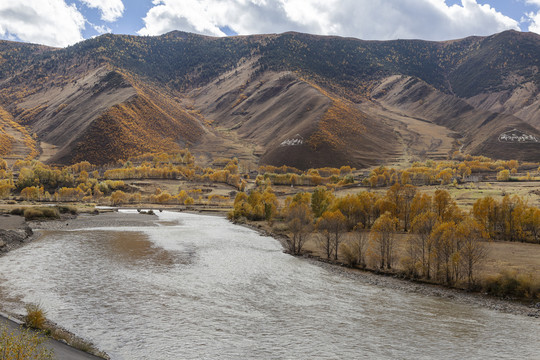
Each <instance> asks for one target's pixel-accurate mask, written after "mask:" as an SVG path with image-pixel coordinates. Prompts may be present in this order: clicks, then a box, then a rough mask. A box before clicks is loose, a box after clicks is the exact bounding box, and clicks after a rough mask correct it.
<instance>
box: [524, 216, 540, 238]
mask: <svg viewBox="0 0 540 360" xmlns="http://www.w3.org/2000/svg"><path fill="white" fill-rule="evenodd" d="M523 217H524V218H523V228H524V229H525V230H526V231H527V232H529V233H530V234H531V237H532V239H533V241H534V242H535V243H537V244H540V209H539V208H536V207H531V208H528V209H527V210H526V211H525V213H524V216H523Z"/></svg>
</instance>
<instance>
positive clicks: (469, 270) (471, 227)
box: [456, 219, 487, 287]
mask: <svg viewBox="0 0 540 360" xmlns="http://www.w3.org/2000/svg"><path fill="white" fill-rule="evenodd" d="M486 236H487V234H486V233H485V230H484V228H483V226H482V225H481V224H479V223H478V222H477V221H475V220H474V219H466V220H464V221H463V222H461V223H460V224H459V225H458V227H457V229H456V237H457V238H458V239H459V241H460V243H461V244H460V245H461V246H460V260H461V262H462V264H463V267H464V268H465V273H466V275H467V284H468V286H469V287H472V286H473V284H474V276H475V273H476V268H477V267H478V265H480V264H481V263H482V261H484V260H485V258H486V256H487V248H486V246H485V245H484V240H485V239H486Z"/></svg>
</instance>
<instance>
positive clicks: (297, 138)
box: [279, 134, 304, 146]
mask: <svg viewBox="0 0 540 360" xmlns="http://www.w3.org/2000/svg"><path fill="white" fill-rule="evenodd" d="M303 143H304V138H303V137H302V135H300V134H296V135H294V137H293V138H292V139H287V140H283V141H282V142H281V144H279V146H298V145H302V144H303Z"/></svg>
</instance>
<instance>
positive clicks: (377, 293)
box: [0, 212, 540, 359]
mask: <svg viewBox="0 0 540 360" xmlns="http://www.w3.org/2000/svg"><path fill="white" fill-rule="evenodd" d="M141 216H143V215H141ZM158 216H159V224H160V225H161V226H157V227H146V228H128V227H126V228H120V229H113V228H99V229H81V230H76V231H54V232H53V231H49V232H46V233H44V235H43V237H42V238H40V239H39V240H38V241H36V242H34V243H31V244H29V245H27V246H25V247H23V248H21V249H18V250H16V251H13V252H11V253H9V254H8V255H7V256H4V257H2V258H0V274H1V275H0V280H1V281H0V284H1V286H0V295H1V296H2V297H3V302H4V305H5V307H7V308H8V309H9V310H11V311H18V312H21V313H22V312H23V311H24V309H23V307H22V306H21V305H20V304H19V303H18V301H19V300H21V299H22V300H23V301H24V302H38V301H39V302H41V303H42V304H43V305H44V306H45V308H46V309H47V310H48V313H49V317H50V318H51V319H52V320H54V321H56V322H57V323H59V324H60V325H62V326H64V327H67V328H68V329H71V330H73V331H74V332H76V333H78V334H80V335H82V336H83V337H86V338H88V339H90V340H92V341H94V342H95V343H96V344H97V345H98V346H99V347H100V348H102V349H103V350H105V351H106V352H108V353H109V354H110V355H112V358H113V359H201V358H207V359H215V358H219V359H241V358H262V359H284V358H289V359H313V358H318V359H343V358H366V359H371V358H383V359H384V358H386V359H396V358H400V359H433V358H439V359H441V358H447V359H456V358H468V359H470V358H482V359H483V358H503V359H504V358H507V359H515V358H520V359H534V358H538V354H539V352H540V349H539V345H538V333H539V330H540V325H539V323H538V321H537V320H534V319H528V318H523V317H517V316H512V315H507V314H501V313H497V312H493V311H489V310H486V309H482V308H477V307H471V306H466V305H463V304H457V303H453V302H451V301H448V300H443V299H438V298H433V297H422V296H420V295H416V294H409V293H404V292H400V291H397V290H390V289H384V288H377V287H374V286H368V285H364V284H360V283H358V282H355V281H354V280H353V279H349V278H344V277H342V276H340V275H338V274H335V273H332V272H328V271H327V270H325V269H322V268H319V267H317V266H314V265H311V264H309V263H306V262H304V261H302V260H301V259H297V258H294V257H291V256H288V255H286V254H283V252H282V249H281V247H280V245H279V243H278V242H277V241H275V240H274V239H271V238H267V237H262V236H259V235H258V234H257V233H255V232H253V231H251V230H249V229H245V228H243V227H237V226H234V225H232V224H230V223H228V222H227V221H226V220H225V219H223V218H219V217H212V216H200V215H192V214H178V213H171V212H163V213H159V214H158Z"/></svg>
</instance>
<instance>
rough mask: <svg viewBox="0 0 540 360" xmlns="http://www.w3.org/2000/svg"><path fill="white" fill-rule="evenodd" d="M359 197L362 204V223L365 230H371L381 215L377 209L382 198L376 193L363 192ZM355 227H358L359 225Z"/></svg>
mask: <svg viewBox="0 0 540 360" xmlns="http://www.w3.org/2000/svg"><path fill="white" fill-rule="evenodd" d="M357 197H358V201H359V202H360V222H361V223H362V227H363V228H364V229H369V228H371V226H372V225H373V223H374V222H375V220H376V219H377V218H378V217H379V215H380V211H379V208H378V207H377V201H378V200H379V199H380V196H379V195H378V194H377V193H374V192H370V191H362V192H360V193H359V194H358V195H357ZM355 227H358V224H357V225H356V226H355Z"/></svg>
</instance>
